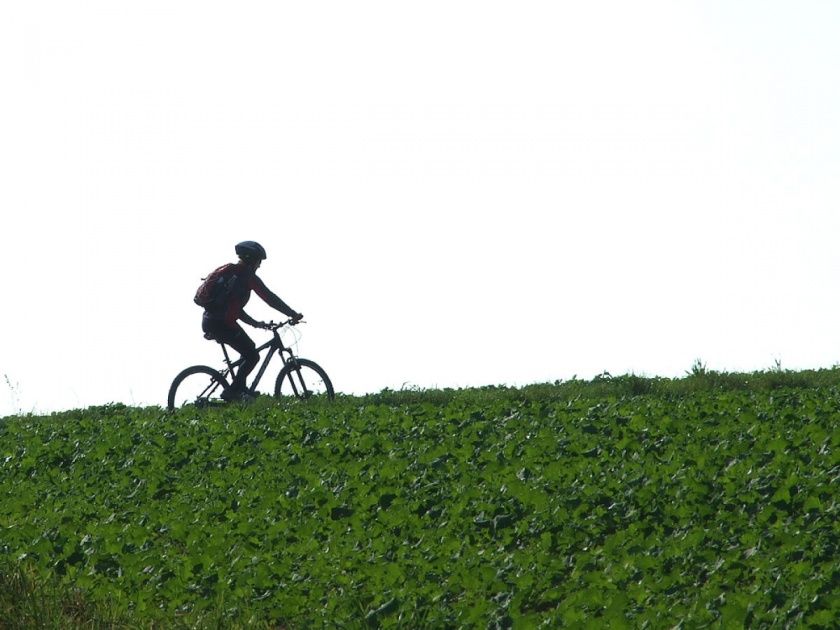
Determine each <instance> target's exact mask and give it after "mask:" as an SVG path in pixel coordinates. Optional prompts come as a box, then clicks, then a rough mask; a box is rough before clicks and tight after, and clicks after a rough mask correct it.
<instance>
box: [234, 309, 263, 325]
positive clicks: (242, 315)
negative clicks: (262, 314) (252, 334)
mask: <svg viewBox="0 0 840 630" xmlns="http://www.w3.org/2000/svg"><path fill="white" fill-rule="evenodd" d="M239 319H241V320H242V321H243V322H245V323H246V324H248V325H249V326H254V327H255V328H259V326H260V323H261V322H258V321H257V320H256V319H254V318H253V317H251V316H250V315H248V313H246V312H245V311H239Z"/></svg>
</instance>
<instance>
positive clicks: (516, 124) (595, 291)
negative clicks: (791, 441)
mask: <svg viewBox="0 0 840 630" xmlns="http://www.w3.org/2000/svg"><path fill="white" fill-rule="evenodd" d="M838 33H840V3H837V2H830V1H828V0H824V1H817V0H812V1H803V2H796V3H794V2H781V1H767V0H761V1H759V0H744V1H737V0H727V1H725V2H724V1H712V0H705V1H702V2H699V1H698V2H688V1H686V2H670V1H667V2H666V1H664V0H663V1H649V0H640V1H638V2H626V1H620V0H614V1H608V0H603V1H592V2H560V1H556V0H555V1H552V2H493V1H489V2H488V1H486V0H485V1H482V2H466V1H465V2H458V1H456V0H447V1H446V2H438V1H429V0H427V1H425V2H414V3H406V2H393V0H391V1H388V2H386V1H381V2H368V1H364V0H361V1H359V2H240V3H232V2H206V1H205V2H193V1H182V2H179V1H175V0H167V1H165V2H161V1H156V0H154V1H151V0H146V1H144V2H131V3H129V2H115V1H114V0H108V1H102V2H95V1H90V2H78V1H71V0H62V1H41V2H39V1H27V2H6V3H3V5H2V8H0V85H1V86H2V98H1V99H0V209H2V213H3V229H2V231H0V252H2V254H0V255H2V260H3V269H4V274H3V282H2V285H3V289H2V316H1V317H2V321H0V324H2V325H1V326H0V378H2V379H3V381H1V382H0V416H1V415H5V414H8V413H14V412H17V411H22V412H30V411H35V412H49V411H53V410H61V409H67V408H75V407H83V406H87V405H91V404H103V403H108V402H123V403H126V404H133V405H147V404H150V405H154V404H157V405H163V404H164V400H165V396H166V392H167V390H168V387H169V384H170V382H171V380H172V378H173V377H174V376H175V375H176V374H177V373H178V372H179V371H180V370H181V369H182V368H184V367H186V366H188V365H192V364H196V363H209V364H211V365H216V366H218V365H220V358H221V353H220V351H219V349H218V346H216V345H215V344H213V343H210V342H207V341H205V340H204V339H203V338H202V333H201V329H200V319H201V311H200V309H199V308H198V307H197V306H195V305H194V304H193V303H192V296H193V294H194V292H195V289H196V287H197V285H198V283H199V282H200V279H201V277H202V276H204V275H206V273H207V272H208V271H210V270H211V269H213V268H215V267H217V266H218V265H220V264H222V263H224V262H228V261H232V260H234V253H233V246H234V245H235V243H236V242H238V241H241V240H246V239H247V240H257V241H259V242H260V243H262V244H263V245H264V247H265V248H266V249H267V250H268V260H267V261H266V262H265V264H264V265H263V267H262V268H261V270H260V276H261V277H262V278H263V280H264V281H265V282H266V284H267V285H268V286H269V287H270V288H271V289H272V290H273V291H275V292H276V293H277V294H279V295H280V296H281V297H282V298H283V299H284V300H285V301H286V302H287V303H288V304H290V305H291V306H292V307H293V308H295V309H297V310H299V311H302V312H303V313H304V314H305V315H306V320H307V322H308V323H307V324H306V325H305V326H302V327H301V328H300V340H299V344H298V350H299V352H300V354H301V355H302V356H305V357H307V358H311V359H314V360H315V361H317V362H318V363H320V364H321V365H323V367H324V368H326V370H327V371H328V372H329V374H330V375H331V377H332V379H333V382H334V384H335V386H336V388H337V389H338V390H339V391H343V392H348V393H363V392H375V391H379V390H381V389H383V388H385V387H390V388H400V387H446V386H449V387H462V386H471V385H486V384H513V385H521V384H526V383H532V382H542V381H554V380H556V379H568V378H571V377H572V376H574V375H577V376H578V377H580V378H591V377H592V376H594V375H596V374H598V373H600V372H603V371H605V370H606V371H609V372H611V373H613V374H622V373H627V372H635V373H637V374H643V375H648V376H654V375H659V376H681V375H683V374H684V373H685V372H686V370H688V369H690V367H691V365H692V363H693V362H694V361H695V360H696V359H698V358H699V359H701V360H702V361H704V362H705V363H706V364H707V366H708V367H709V368H712V369H721V370H761V369H767V368H770V367H772V366H773V365H774V364H775V362H776V361H779V362H781V364H782V366H783V367H786V368H791V369H800V368H821V367H831V366H833V365H835V364H836V363H838V362H840V332H838V330H839V329H840V327H838V323H837V322H838V318H840V300H838V297H837V295H838V291H837V279H838V271H840V254H839V253H838V247H837V246H836V241H837V238H838V234H839V233H840V230H838V228H840V212H838V209H839V208H840V177H838V176H840V113H838V112H840V73H838V72H837V66H838V62H840V38H838V37H837V34H838ZM248 311H249V312H250V313H251V315H253V316H255V317H257V318H258V319H270V318H271V317H272V316H278V315H279V314H277V313H274V312H273V311H271V309H269V308H268V307H267V306H265V305H264V304H262V303H261V302H260V300H259V298H256V297H254V298H253V299H252V302H251V304H250V305H249V309H248ZM248 330H249V331H250V330H251V329H248ZM252 332H253V336H254V338H255V339H257V340H259V341H262V340H264V339H265V333H263V332H260V331H252Z"/></svg>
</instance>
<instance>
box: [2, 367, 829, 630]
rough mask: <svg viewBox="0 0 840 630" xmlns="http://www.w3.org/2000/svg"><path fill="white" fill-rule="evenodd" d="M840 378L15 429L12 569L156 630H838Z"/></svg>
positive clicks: (632, 380) (246, 411) (391, 396)
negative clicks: (592, 629)
mask: <svg viewBox="0 0 840 630" xmlns="http://www.w3.org/2000/svg"><path fill="white" fill-rule="evenodd" d="M839 375H840V372H838V371H836V370H829V371H823V372H813V373H801V374H798V375H797V378H793V376H794V375H792V374H788V373H783V374H781V375H774V376H775V377H780V378H782V379H787V381H785V380H782V381H774V382H772V384H771V381H769V380H768V375H767V374H765V373H757V374H752V375H728V374H720V375H719V376H718V377H716V378H717V379H718V380H716V381H715V382H714V383H711V384H710V383H708V382H697V381H696V379H694V377H691V376H689V377H687V378H685V379H680V380H669V379H643V378H642V377H638V376H633V375H630V376H618V377H609V378H606V377H604V376H602V377H600V378H599V379H596V380H593V381H589V382H585V381H577V380H572V381H568V382H564V383H554V384H543V385H533V386H529V387H524V388H509V387H486V388H477V389H468V390H434V391H420V390H405V391H398V392H392V391H386V392H380V393H379V394H374V395H370V396H364V397H351V396H342V397H339V398H338V399H337V400H336V401H335V402H333V403H328V402H326V401H325V402H319V401H309V402H310V403H314V404H299V403H297V402H295V401H284V402H280V403H277V402H276V401H274V400H272V399H267V400H264V399H258V400H257V401H256V402H255V403H254V404H253V405H250V406H244V407H242V406H235V405H232V406H229V407H226V408H223V409H220V410H206V411H204V412H196V411H184V412H178V413H175V414H167V413H164V412H162V411H161V410H160V409H154V408H150V409H133V408H129V407H125V406H123V405H109V406H105V407H97V408H91V409H87V410H77V411H70V412H66V413H62V414H54V415H52V416H45V417H34V416H30V417H18V418H10V419H7V421H5V422H3V423H0V566H2V567H5V568H4V569H3V570H2V571H0V572H5V575H7V576H9V575H15V571H20V570H25V571H26V572H27V573H26V575H29V576H31V578H32V580H33V582H32V583H35V584H55V585H57V588H58V589H60V590H61V589H63V590H64V592H65V593H71V594H72V593H81V594H83V595H84V598H85V601H87V602H89V603H90V604H89V605H90V606H92V607H94V608H95V607H96V606H98V605H100V604H104V603H107V608H106V609H105V610H106V611H107V613H103V614H105V615H106V616H107V617H109V618H112V619H131V620H133V621H134V622H137V623H140V624H141V625H153V624H162V625H163V626H170V625H173V624H174V625H178V624H180V625H184V626H185V627H195V626H200V627H203V626H211V627H216V626H221V627H238V626H251V625H262V626H265V627H283V628H309V627H327V626H335V625H349V626H354V627H363V626H368V627H383V628H387V627H458V626H464V627H471V626H481V627H486V626H491V627H502V628H504V627H538V626H540V625H543V626H544V627H556V626H561V625H585V624H590V625H591V624H598V625H602V626H604V627H637V626H643V625H646V624H647V625H652V626H654V627H662V626H663V625H665V626H667V627H672V626H674V625H676V624H678V623H683V624H685V625H687V626H700V625H707V624H712V625H716V624H717V625H723V626H731V625H737V626H751V627H763V626H768V625H773V624H778V623H783V624H785V625H792V626H797V625H800V626H803V627H830V622H831V620H833V619H835V618H837V617H838V615H840V602H839V601H838V599H837V597H836V589H835V587H834V585H835V584H836V582H837V579H838V577H839V576H838V566H837V563H836V558H837V557H838V549H837V541H838V539H840V528H839V527H838V523H840V519H838V514H837V510H838V506H837V501H836V498H835V497H834V494H835V493H834V492H833V491H832V489H833V487H834V485H836V477H837V468H838V466H839V465H840V458H838V455H837V453H838V445H840V444H839V443H840V432H839V431H837V428H838V412H837V411H836V410H837V409H838V408H840V389H838V387H837V383H838V381H840V378H838V376H839ZM785 383H788V384H785ZM21 567H25V569H21ZM19 592H20V593H21V594H20V595H19V596H13V599H15V600H16V601H18V603H20V602H22V601H25V600H26V596H24V594H23V591H19ZM59 599H60V598H59ZM71 600H72V598H71ZM0 601H2V600H0ZM53 601H54V600H53ZM46 614H47V615H48V616H49V615H52V614H58V613H56V612H55V610H54V609H53V610H52V612H47V613H46Z"/></svg>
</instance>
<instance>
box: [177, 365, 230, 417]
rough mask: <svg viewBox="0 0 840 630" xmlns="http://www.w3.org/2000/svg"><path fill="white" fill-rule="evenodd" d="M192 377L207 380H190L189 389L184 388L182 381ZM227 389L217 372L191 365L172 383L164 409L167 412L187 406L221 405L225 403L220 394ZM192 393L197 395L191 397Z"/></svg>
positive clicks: (205, 366)
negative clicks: (198, 376)
mask: <svg viewBox="0 0 840 630" xmlns="http://www.w3.org/2000/svg"><path fill="white" fill-rule="evenodd" d="M193 375H204V376H205V377H209V378H205V379H204V380H202V379H200V378H199V379H190V387H188V388H185V387H184V386H183V383H184V381H186V380H187V379H188V378H189V377H191V376H193ZM227 388H228V383H227V381H226V380H225V378H224V377H223V376H222V375H221V373H219V371H218V370H214V369H213V368H211V367H209V366H207V365H193V366H192V367H188V368H187V369H185V370H183V371H182V372H181V373H180V374H178V376H176V377H175V379H174V380H173V381H172V385H171V386H170V387H169V395H168V396H167V398H166V408H167V409H168V410H169V411H175V409H180V408H181V407H185V406H187V405H189V404H192V405H194V406H196V407H199V408H204V407H212V406H216V405H223V404H225V401H223V400H222V399H221V394H222V392H223V391H225V390H226V389H227ZM187 390H189V391H187ZM193 391H197V392H198V394H197V395H195V396H193ZM190 401H192V402H190Z"/></svg>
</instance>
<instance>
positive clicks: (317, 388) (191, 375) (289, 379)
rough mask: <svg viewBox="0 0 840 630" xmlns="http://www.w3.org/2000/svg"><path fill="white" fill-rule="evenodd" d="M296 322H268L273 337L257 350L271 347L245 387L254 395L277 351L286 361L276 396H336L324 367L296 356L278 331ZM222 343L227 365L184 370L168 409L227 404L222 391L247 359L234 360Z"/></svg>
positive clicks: (200, 366)
mask: <svg viewBox="0 0 840 630" xmlns="http://www.w3.org/2000/svg"><path fill="white" fill-rule="evenodd" d="M296 324H297V322H295V321H293V320H291V319H289V320H286V321H285V322H280V323H275V322H269V323H268V324H266V326H265V327H266V329H267V330H270V331H271V332H272V333H273V337H272V338H271V339H270V340H269V341H267V342H266V343H264V344H263V345H261V346H260V347H259V348H257V352H260V353H262V351H263V350H268V353H267V354H266V355H265V358H264V359H263V363H262V365H261V366H260V369H259V371H258V372H257V375H256V377H255V378H254V381H253V382H252V383H251V386H250V387H249V388H247V390H246V392H247V393H248V394H250V395H251V396H256V395H257V386H258V385H259V383H260V380H261V379H262V377H263V375H264V374H265V371H266V369H267V368H268V364H269V363H270V362H271V359H272V357H273V356H274V354H275V353H277V354H278V356H279V357H280V359H281V360H282V361H283V367H282V369H281V370H280V373H279V374H278V375H277V380H276V381H275V382H274V396H275V397H277V398H281V397H283V396H296V397H297V398H300V399H304V400H305V399H309V398H313V397H316V396H317V397H325V398H327V399H329V400H332V399H333V398H334V397H335V392H334V391H333V386H332V382H331V381H330V378H329V376H327V373H326V372H325V371H324V369H323V368H322V367H321V366H319V365H318V364H317V363H315V362H314V361H310V360H309V359H301V358H300V357H297V356H295V354H294V352H293V351H292V349H291V348H288V347H287V346H286V345H285V344H284V343H283V340H282V339H281V338H280V335H279V333H278V332H277V331H278V330H280V329H281V328H283V327H284V326H294V325H296ZM220 345H221V346H222V352H223V353H224V355H225V365H226V366H227V367H226V368H225V369H224V370H222V371H219V370H215V369H213V368H212V367H210V366H207V365H193V366H192V367H188V368H186V369H185V370H183V371H182V372H181V373H180V374H178V376H176V377H175V380H174V381H172V386H171V387H170V388H169V396H168V397H167V409H168V410H169V411H174V410H175V409H179V408H181V407H185V406H188V405H190V406H195V407H199V408H203V407H213V406H217V405H226V404H227V401H225V400H224V399H223V398H222V394H223V393H224V392H225V391H226V390H227V389H228V388H229V387H230V385H231V383H232V382H233V377H234V375H235V372H234V370H235V369H236V368H238V367H239V366H240V365H242V363H243V362H244V359H242V358H240V359H239V360H238V361H233V362H231V360H230V355H228V351H227V348H226V347H225V344H220ZM228 377H230V380H228Z"/></svg>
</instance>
